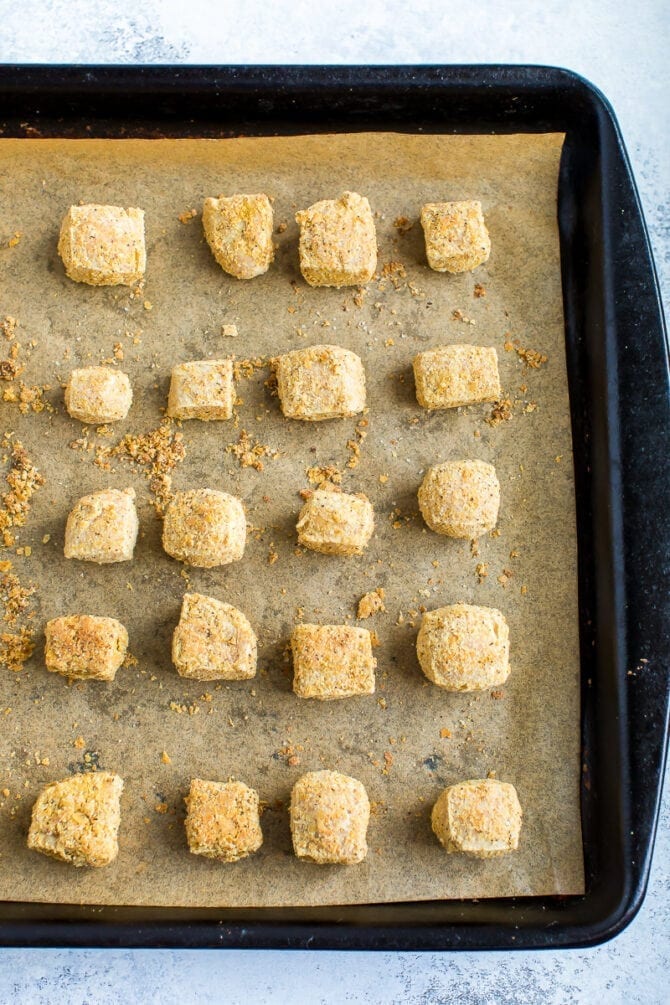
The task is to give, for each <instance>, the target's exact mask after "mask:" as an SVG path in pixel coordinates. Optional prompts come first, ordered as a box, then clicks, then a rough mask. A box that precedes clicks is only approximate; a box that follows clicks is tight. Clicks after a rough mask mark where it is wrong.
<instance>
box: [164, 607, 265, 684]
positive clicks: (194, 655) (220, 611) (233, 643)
mask: <svg viewBox="0 0 670 1005" xmlns="http://www.w3.org/2000/svg"><path fill="white" fill-rule="evenodd" d="M172 662H173V663H174V665H175V666H176V668H177V672H178V673H179V674H180V675H181V676H182V677H192V678H194V679H195V680H246V679H247V678H249V677H253V676H254V675H255V673H256V635H255V634H254V631H253V629H252V627H251V625H250V624H249V622H248V620H247V618H246V617H245V615H244V614H242V611H238V609H237V608H236V607H232V606H231V605H230V604H224V603H223V602H222V601H221V600H216V599H215V598H214V597H205V596H203V595H202V594H201V593H185V594H184V600H183V602H182V608H181V616H180V618H179V624H178V625H177V627H176V628H175V630H174V635H173V636H172Z"/></svg>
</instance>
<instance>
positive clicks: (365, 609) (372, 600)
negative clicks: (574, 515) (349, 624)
mask: <svg viewBox="0 0 670 1005" xmlns="http://www.w3.org/2000/svg"><path fill="white" fill-rule="evenodd" d="M385 610H386V607H385V606H384V588H383V587H381V586H378V587H377V589H376V590H371V591H370V593H364V594H363V596H362V597H361V599H360V600H359V601H358V613H357V615H356V617H357V618H358V619H359V620H363V619H364V618H371V617H372V615H373V614H377V613H379V612H381V613H383V612H384V611H385Z"/></svg>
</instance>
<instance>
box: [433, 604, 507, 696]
mask: <svg viewBox="0 0 670 1005" xmlns="http://www.w3.org/2000/svg"><path fill="white" fill-rule="evenodd" d="M416 651H417V655H418V657H419V663H420V664H421V669H422V670H423V672H424V673H425V675H426V677H427V678H428V680H432V682H433V684H437V685H438V686H439V687H443V688H446V690H447V691H483V690H484V689H485V688H489V687H495V686H496V685H498V684H502V683H504V682H505V681H506V680H507V678H508V677H509V628H508V626H507V621H506V620H505V618H504V616H503V615H502V614H501V612H500V611H498V610H496V609H495V608H493V607H475V606H474V605H470V604H453V605H452V606H451V607H440V608H438V609H437V610H436V611H427V612H426V613H425V614H424V616H423V619H422V621H421V628H420V629H419V634H418V637H417V640H416Z"/></svg>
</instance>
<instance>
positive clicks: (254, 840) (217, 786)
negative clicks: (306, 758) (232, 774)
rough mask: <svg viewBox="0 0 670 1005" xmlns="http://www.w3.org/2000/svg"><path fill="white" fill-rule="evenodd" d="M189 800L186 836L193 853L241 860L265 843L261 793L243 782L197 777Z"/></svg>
mask: <svg viewBox="0 0 670 1005" xmlns="http://www.w3.org/2000/svg"><path fill="white" fill-rule="evenodd" d="M185 802H186V809H187V814H186V820H185V822H184V826H185V827H186V839H187V841H188V847H189V850H190V851H191V852H192V853H193V854H194V855H204V856H205V857H206V858H215V859H217V860H218V861H219V862H238V861H239V860H240V859H241V858H246V857H247V855H251V854H252V853H253V852H255V851H258V849H259V848H260V846H261V845H262V844H263V832H262V831H261V823H260V817H259V812H258V805H259V801H258V793H257V792H255V791H254V789H250V788H249V786H248V785H245V784H244V782H207V781H203V780H202V779H201V778H194V779H192V781H191V787H190V790H189V794H188V796H186V799H185Z"/></svg>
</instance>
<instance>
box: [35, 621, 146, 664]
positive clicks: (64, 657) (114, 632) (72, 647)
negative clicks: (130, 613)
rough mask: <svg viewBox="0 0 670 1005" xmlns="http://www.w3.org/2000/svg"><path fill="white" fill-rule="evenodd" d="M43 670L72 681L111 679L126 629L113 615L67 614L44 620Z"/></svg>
mask: <svg viewBox="0 0 670 1005" xmlns="http://www.w3.org/2000/svg"><path fill="white" fill-rule="evenodd" d="M45 635H46V647H45V651H44V661H45V663H46V667H47V670H52V671H53V672H55V673H60V674H63V676H64V677H72V678H74V679H75V680H114V677H115V676H116V671H117V670H118V669H119V667H120V666H121V664H122V663H123V661H124V659H125V658H126V650H127V649H128V632H127V631H126V629H125V628H124V627H123V625H122V624H121V622H120V621H117V620H116V618H98V617H94V616H93V615H91V614H71V615H69V616H68V617H63V618H52V620H51V621H47V624H46V629H45Z"/></svg>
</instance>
